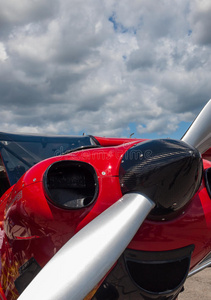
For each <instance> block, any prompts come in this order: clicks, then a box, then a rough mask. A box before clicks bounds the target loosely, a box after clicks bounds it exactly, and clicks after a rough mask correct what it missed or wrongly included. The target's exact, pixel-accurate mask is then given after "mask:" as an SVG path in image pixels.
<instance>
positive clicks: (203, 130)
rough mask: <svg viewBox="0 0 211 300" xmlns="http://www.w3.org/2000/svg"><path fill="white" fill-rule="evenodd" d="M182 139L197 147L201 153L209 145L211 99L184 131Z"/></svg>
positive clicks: (210, 140)
mask: <svg viewBox="0 0 211 300" xmlns="http://www.w3.org/2000/svg"><path fill="white" fill-rule="evenodd" d="M182 141H184V142H186V143H187V144H189V145H191V146H193V147H195V148H197V149H198V151H199V152H200V153H202V154H203V153H204V152H206V151H207V150H208V149H209V148H210V147H211V100H210V101H209V102H208V103H207V104H206V105H205V107H204V108H203V109H202V111H201V112H200V114H199V115H198V117H197V118H196V119H195V121H194V122H193V124H192V125H191V127H190V128H189V129H188V131H187V132H186V133H185V135H184V136H183V138H182Z"/></svg>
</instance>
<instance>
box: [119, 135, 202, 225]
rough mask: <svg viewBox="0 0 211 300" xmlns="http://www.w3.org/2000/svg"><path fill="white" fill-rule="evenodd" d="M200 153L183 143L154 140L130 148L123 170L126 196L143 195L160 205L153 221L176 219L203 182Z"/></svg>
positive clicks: (121, 176)
mask: <svg viewBox="0 0 211 300" xmlns="http://www.w3.org/2000/svg"><path fill="white" fill-rule="evenodd" d="M202 170H203V167H202V159H201V155H200V153H199V151H198V150H197V149H195V148H194V147H192V146H190V145H188V144H186V143H185V142H183V141H178V140H172V139H159V140H150V141H146V142H143V143H140V144H137V145H135V146H133V147H132V148H130V149H129V150H128V151H127V152H126V153H125V154H124V156H123V158H122V161H121V166H120V171H119V179H120V185H121V190H122V193H123V194H125V193H128V192H140V193H141V194H142V195H145V196H146V197H148V198H150V199H151V200H152V201H154V202H155V204H156V206H155V208H154V209H153V210H152V211H151V213H150V215H149V218H151V219H158V220H162V219H163V220H167V219H171V218H173V217H174V216H175V215H177V213H178V212H179V211H180V210H181V209H182V208H183V207H184V206H185V205H186V204H188V202H189V201H190V200H191V198H192V197H193V196H194V194H195V193H196V191H197V190H198V189H199V186H200V184H201V179H202Z"/></svg>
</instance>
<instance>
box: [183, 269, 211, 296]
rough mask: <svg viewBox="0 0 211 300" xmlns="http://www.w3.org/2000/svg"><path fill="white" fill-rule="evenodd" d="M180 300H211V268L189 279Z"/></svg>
mask: <svg viewBox="0 0 211 300" xmlns="http://www.w3.org/2000/svg"><path fill="white" fill-rule="evenodd" d="M178 300H211V267H209V268H207V269H205V270H203V271H201V272H199V273H197V274H195V275H194V276H192V277H190V278H188V279H187V280H186V282H185V290H184V292H182V293H181V294H180V295H179V298H178Z"/></svg>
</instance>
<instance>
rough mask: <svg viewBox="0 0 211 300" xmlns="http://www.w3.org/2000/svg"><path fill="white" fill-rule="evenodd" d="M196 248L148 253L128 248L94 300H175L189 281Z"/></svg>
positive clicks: (188, 247) (189, 247)
mask: <svg viewBox="0 0 211 300" xmlns="http://www.w3.org/2000/svg"><path fill="white" fill-rule="evenodd" d="M193 249H194V246H193V245H190V246H187V247H184V248H180V249H176V250H171V251H162V252H159V251H158V252H145V251H135V250H130V249H127V250H126V251H125V252H124V253H123V255H122V256H121V257H120V259H119V260H118V262H117V265H116V266H115V268H114V269H112V271H111V272H110V274H109V275H108V277H107V278H106V280H105V281H104V283H103V284H102V285H101V287H100V288H99V290H98V291H97V293H96V294H95V296H94V298H93V299H92V300H117V299H119V300H134V299H136V300H141V299H142V300H143V299H144V300H152V299H156V300H175V299H176V297H177V295H178V294H179V293H180V292H181V291H182V289H183V284H184V282H185V279H186V278H187V275H188V271H189V266H190V259H191V254H192V252H193Z"/></svg>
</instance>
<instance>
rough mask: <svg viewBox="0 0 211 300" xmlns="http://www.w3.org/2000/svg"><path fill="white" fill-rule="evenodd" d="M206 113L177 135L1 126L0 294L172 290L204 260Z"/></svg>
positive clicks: (125, 296) (166, 299)
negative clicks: (35, 131)
mask: <svg viewBox="0 0 211 300" xmlns="http://www.w3.org/2000/svg"><path fill="white" fill-rule="evenodd" d="M210 115H211V101H209V102H208V104H207V105H206V106H205V107H204V109H203V110H202V111H201V113H200V114H199V116H198V117H197V118H196V120H195V121H194V122H193V124H192V126H191V127H190V129H189V130H188V131H187V133H186V134H185V135H184V136H183V138H182V139H181V140H172V139H157V140H141V139H123V138H100V137H93V136H82V137H69V136H68V137H67V136H56V137H52V136H36V135H18V134H7V133H0V153H1V155H0V177H1V180H0V192H1V198H0V218H1V219H0V221H1V231H0V235H1V238H0V242H1V245H0V246H1V266H0V276H1V285H0V299H2V300H5V299H7V300H14V299H19V300H29V299H30V300H31V299H36V300H37V299H44V300H58V299H62V300H65V299H72V300H80V299H86V300H88V299H90V300H91V299H92V300H116V299H121V300H131V299H136V300H138V299H145V300H150V299H156V300H174V299H176V298H177V296H178V294H179V293H180V292H181V290H182V289H183V285H184V282H185V280H186V278H187V277H188V276H191V275H194V274H195V273H196V272H198V271H200V270H202V269H204V268H205V267H207V266H209V264H210V263H211V162H210V161H209V160H210V158H211V149H210V147H211V119H210Z"/></svg>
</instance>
